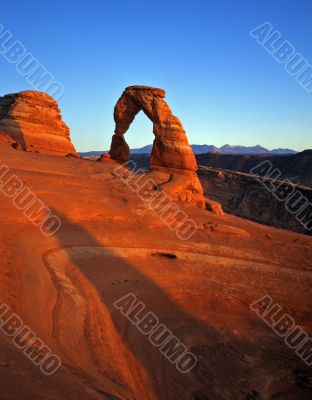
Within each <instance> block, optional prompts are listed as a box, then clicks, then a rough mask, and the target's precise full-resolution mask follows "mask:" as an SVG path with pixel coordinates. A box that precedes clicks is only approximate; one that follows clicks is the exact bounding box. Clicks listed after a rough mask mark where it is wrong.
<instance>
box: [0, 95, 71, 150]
mask: <svg viewBox="0 0 312 400" xmlns="http://www.w3.org/2000/svg"><path fill="white" fill-rule="evenodd" d="M0 141H1V142H4V143H9V144H11V145H12V146H13V147H15V148H20V149H22V150H26V151H32V152H36V153H45V154H53V155H59V156H65V155H68V154H72V155H77V153H76V150H75V148H74V146H73V144H72V143H71V140H70V136H69V128H68V126H67V125H66V124H65V123H64V121H63V120H62V116H61V113H60V109H59V107H58V105H57V102H56V101H55V100H54V99H53V98H52V97H51V96H49V95H47V94H46V93H42V92H36V91H31V90H28V91H23V92H19V93H14V94H7V95H5V96H3V97H0Z"/></svg>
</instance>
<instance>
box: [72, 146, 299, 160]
mask: <svg viewBox="0 0 312 400" xmlns="http://www.w3.org/2000/svg"><path fill="white" fill-rule="evenodd" d="M191 147H192V149H193V151H194V153H195V154H204V153H220V154H238V155H239V154H241V155H256V154H276V155H278V154H281V155H282V154H297V151H294V150H291V149H274V150H268V149H266V148H265V147H263V146H260V145H257V146H250V147H248V146H240V145H238V146H231V145H229V144H225V145H224V146H222V147H216V146H214V145H209V144H192V146H191ZM151 151H152V145H151V144H149V145H147V146H144V147H140V148H138V149H131V154H150V153H151ZM103 153H107V151H88V152H83V153H79V154H80V155H81V156H84V157H91V156H99V155H101V154H103Z"/></svg>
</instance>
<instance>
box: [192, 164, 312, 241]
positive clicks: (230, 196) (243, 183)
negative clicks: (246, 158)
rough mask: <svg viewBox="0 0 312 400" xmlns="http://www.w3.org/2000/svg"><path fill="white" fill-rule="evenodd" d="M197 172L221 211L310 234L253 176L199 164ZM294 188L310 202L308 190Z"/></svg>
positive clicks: (205, 191) (282, 203) (310, 192)
mask: <svg viewBox="0 0 312 400" xmlns="http://www.w3.org/2000/svg"><path fill="white" fill-rule="evenodd" d="M198 175H199V178H200V181H201V183H202V186H203V188H204V193H205V195H206V196H208V197H209V198H211V199H213V200H215V201H217V202H220V203H221V205H222V208H223V209H224V211H226V212H228V213H231V214H234V215H237V216H239V217H244V218H248V219H250V220H252V221H256V222H259V223H261V224H266V225H271V226H275V227H278V228H283V229H289V230H292V231H295V232H300V233H306V234H311V231H309V230H307V229H305V228H304V227H303V225H302V224H301V223H300V222H299V221H298V220H297V219H296V217H295V215H292V214H291V213H290V212H289V211H288V209H287V208H286V207H285V203H284V202H281V201H278V200H277V199H276V198H275V197H274V196H273V194H272V193H271V192H270V191H268V190H267V189H266V188H265V187H264V186H263V185H262V184H261V183H260V182H259V181H258V180H257V178H256V177H255V176H252V175H250V174H246V173H240V172H234V171H224V170H220V169H215V168H209V167H202V166H199V170H198ZM296 189H297V190H298V191H299V192H300V193H301V194H302V195H303V196H305V197H306V198H307V200H308V201H309V202H312V189H310V188H308V187H303V186H296Z"/></svg>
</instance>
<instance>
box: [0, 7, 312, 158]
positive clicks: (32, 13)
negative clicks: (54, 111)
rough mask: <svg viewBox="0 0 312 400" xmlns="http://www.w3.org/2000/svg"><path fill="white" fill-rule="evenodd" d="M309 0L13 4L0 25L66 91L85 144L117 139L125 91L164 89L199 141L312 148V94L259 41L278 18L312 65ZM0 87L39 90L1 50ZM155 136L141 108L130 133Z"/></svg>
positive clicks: (66, 108) (67, 111) (64, 105)
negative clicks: (259, 32)
mask: <svg viewBox="0 0 312 400" xmlns="http://www.w3.org/2000/svg"><path fill="white" fill-rule="evenodd" d="M311 15H312V2H311V1H310V0H301V1H300V0H296V1H295V0H292V1H291V0H274V1H272V0H262V1H252V0H244V1H243V0H236V1H233V0H215V1H211V0H193V1H191V2H190V1H184V0H179V1H175V0H174V1H173V0H157V1H154V2H151V1H146V0H145V1H141V0H140V1H138V0H129V1H126V0H118V1H117V2H113V1H109V2H108V1H104V0H89V1H88V2H78V1H71V0H66V1H64V0H62V1H60V0H54V1H53V2H43V1H36V0H30V1H27V2H25V1H21V0H15V1H14V2H11V4H10V3H9V2H4V4H2V5H1V16H0V23H1V24H2V25H4V27H5V28H6V29H8V30H10V31H11V32H12V33H13V34H14V37H15V38H16V39H17V40H20V41H21V42H22V43H23V44H24V45H25V47H26V48H27V50H28V51H30V52H31V53H33V54H34V55H35V56H36V57H37V59H38V60H40V62H41V63H42V64H43V65H44V66H45V67H46V68H47V69H48V70H49V72H51V73H52V74H53V75H54V76H55V77H56V79H57V80H58V81H60V82H62V83H63V85H64V87H65V94H64V96H63V97H62V98H61V100H60V101H59V105H60V107H61V110H62V115H63V118H64V120H65V122H66V123H67V124H68V125H69V126H70V128H71V137H72V140H73V142H74V144H75V146H76V148H77V149H78V150H79V151H87V150H102V149H108V148H109V146H110V140H111V135H112V134H113V131H114V121H113V115H112V114H113V108H114V105H115V103H116V101H117V99H118V97H119V96H120V95H121V93H122V91H123V89H124V88H125V87H126V86H129V85H135V84H143V85H151V86H155V87H161V88H164V89H165V90H166V92H167V97H166V98H167V101H168V103H169V106H170V107H171V109H172V110H173V112H174V114H175V115H177V116H178V117H179V118H180V119H181V121H182V123H183V125H184V127H185V130H186V132H187V135H188V138H189V141H190V143H196V144H204V143H207V144H214V145H217V146H221V145H223V144H225V143H229V144H231V145H235V144H242V145H256V144H261V145H263V146H266V147H268V148H270V149H272V148H277V147H288V148H294V149H296V150H303V149H306V148H312V143H311V130H312V113H311V109H312V94H311V93H310V94H308V93H306V92H305V91H304V90H303V89H302V87H301V86H300V85H299V84H298V83H297V82H296V81H295V79H294V78H292V77H291V76H289V75H288V74H287V73H286V71H285V70H284V67H283V65H281V64H279V63H277V62H276V61H275V60H274V59H273V58H272V57H271V56H270V55H269V54H268V53H267V52H266V51H265V50H264V49H263V48H262V47H261V46H260V45H258V44H257V42H256V41H255V40H253V39H252V38H251V37H250V35H249V31H250V30H251V29H253V28H255V27H257V26H258V25H260V24H261V23H263V22H265V21H269V22H270V23H271V24H272V25H273V26H274V28H275V29H277V30H279V31H280V32H281V33H282V37H283V38H285V39H286V40H288V41H289V42H291V43H292V44H293V46H294V47H295V49H296V50H297V51H299V52H300V53H302V55H303V56H304V57H305V58H306V59H307V60H308V61H309V62H310V63H312V46H311V37H312V24H311ZM0 71H1V86H0V87H1V90H0V94H1V95H2V94H5V93H12V92H16V91H20V90H26V89H33V88H32V86H31V85H30V84H29V83H28V82H27V81H26V80H25V78H24V77H23V76H20V75H19V74H18V73H17V71H16V69H15V67H14V65H12V64H10V63H8V62H7V61H6V60H5V59H4V58H3V57H2V56H1V55H0ZM126 139H127V141H128V143H129V145H130V146H131V147H141V146H143V145H146V144H149V143H152V140H153V134H152V124H151V122H150V121H149V120H147V118H146V117H145V116H144V115H141V113H140V114H139V115H138V116H137V117H136V119H135V121H134V123H133V126H132V127H131V128H130V130H129V132H128V133H127V134H126Z"/></svg>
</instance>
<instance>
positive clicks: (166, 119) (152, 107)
mask: <svg viewBox="0 0 312 400" xmlns="http://www.w3.org/2000/svg"><path fill="white" fill-rule="evenodd" d="M164 98H165V91H164V90H163V89H158V88H153V87H149V86H129V87H127V88H126V89H125V90H124V92H123V93H122V95H121V97H120V98H119V100H118V102H117V104H116V106H115V110H114V119H115V123H116V128H115V133H114V135H113V138H112V144H111V149H110V156H111V158H113V159H115V160H119V161H127V160H129V157H130V149H129V146H128V144H127V142H126V140H125V138H124V134H125V133H126V132H127V130H128V129H129V126H130V124H131V123H132V121H133V120H134V118H135V116H136V115H137V114H138V113H139V112H140V111H143V112H144V114H146V116H147V117H148V118H149V119H150V120H151V121H152V123H153V133H154V135H155V139H154V143H153V149H152V153H151V156H150V163H149V166H150V169H151V170H152V171H154V172H155V174H156V173H157V172H160V173H163V174H165V175H163V177H162V179H164V181H163V182H161V183H160V186H161V187H162V189H163V190H164V191H166V192H167V193H168V194H169V195H170V196H171V197H172V198H174V199H177V200H181V201H187V202H195V203H196V204H197V205H198V206H199V207H202V208H204V207H205V200H204V196H203V190H202V187H201V184H200V182H199V180H198V177H197V174H196V170H197V162H196V159H195V156H194V153H193V151H192V149H191V146H190V145H189V143H188V140H187V137H186V133H185V131H184V129H183V126H182V124H181V122H180V120H179V118H178V117H176V116H175V115H173V114H172V111H171V109H170V108H169V106H168V104H167V103H166V101H165V100H164ZM156 171H157V172H156ZM166 174H167V175H166Z"/></svg>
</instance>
